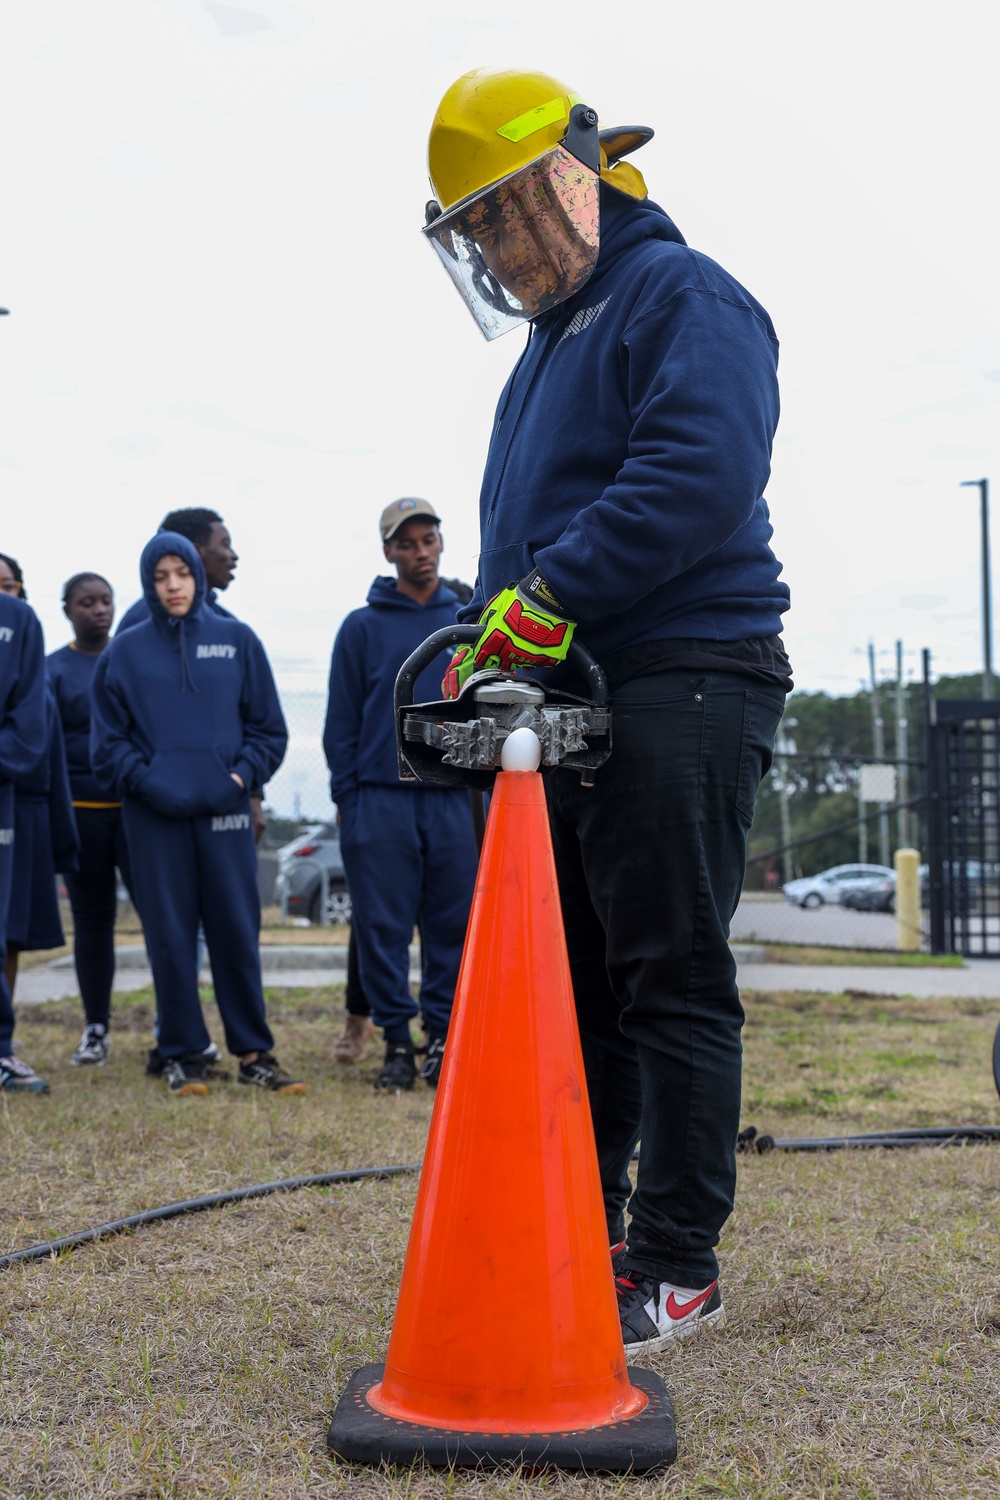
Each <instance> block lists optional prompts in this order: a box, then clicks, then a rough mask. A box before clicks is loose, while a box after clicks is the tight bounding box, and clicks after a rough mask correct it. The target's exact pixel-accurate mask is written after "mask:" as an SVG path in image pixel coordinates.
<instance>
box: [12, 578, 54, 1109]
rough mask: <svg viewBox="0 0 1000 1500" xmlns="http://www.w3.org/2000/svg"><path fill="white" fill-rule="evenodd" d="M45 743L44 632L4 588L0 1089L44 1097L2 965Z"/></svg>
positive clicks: (25, 609) (26, 608) (22, 605)
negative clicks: (26, 801) (25, 792)
mask: <svg viewBox="0 0 1000 1500" xmlns="http://www.w3.org/2000/svg"><path fill="white" fill-rule="evenodd" d="M18 592H20V590H18ZM46 743H47V738H46V710H45V643H44V641H43V639H42V627H41V626H40V625H39V623H38V620H37V619H36V618H35V615H34V613H33V611H32V610H31V609H29V607H28V605H27V604H24V603H22V601H21V600H20V599H19V598H17V597H16V596H15V597H11V595H9V594H8V593H7V591H6V589H3V588H0V1089H6V1090H8V1091H10V1092H14V1091H22V1092H25V1093H32V1094H43V1093H45V1092H46V1091H47V1090H48V1084H47V1083H45V1081H44V1080H43V1079H41V1078H39V1076H38V1074H37V1073H36V1072H35V1070H34V1068H32V1067H30V1066H29V1065H28V1063H26V1062H25V1061H24V1059H23V1058H20V1057H16V1056H15V1055H14V1046H13V1038H14V1007H13V1005H12V1004H11V997H10V989H9V987H8V985H7V980H6V978H5V977H4V973H3V967H4V964H3V961H4V958H5V955H6V946H7V914H8V911H9V909H10V892H11V880H12V877H13V869H14V782H15V780H19V779H22V778H24V777H27V776H30V775H31V774H32V773H33V772H34V771H35V770H36V769H37V767H38V766H39V765H40V763H41V761H42V759H43V757H44V755H45V748H46Z"/></svg>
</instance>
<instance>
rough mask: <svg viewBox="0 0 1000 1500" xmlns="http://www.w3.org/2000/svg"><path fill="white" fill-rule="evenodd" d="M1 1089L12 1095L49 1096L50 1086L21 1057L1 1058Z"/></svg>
mask: <svg viewBox="0 0 1000 1500" xmlns="http://www.w3.org/2000/svg"><path fill="white" fill-rule="evenodd" d="M0 1089H6V1090H7V1092H8V1093H11V1094H16V1093H21V1094H47V1093H48V1091H49V1086H48V1084H47V1083H46V1082H45V1079H44V1078H39V1076H38V1074H37V1073H36V1072H35V1070H34V1068H32V1067H29V1065H28V1064H27V1063H26V1062H24V1061H23V1059H21V1058H20V1057H0Z"/></svg>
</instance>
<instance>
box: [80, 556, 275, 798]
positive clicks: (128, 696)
mask: <svg viewBox="0 0 1000 1500" xmlns="http://www.w3.org/2000/svg"><path fill="white" fill-rule="evenodd" d="M168 554H173V555H175V556H177V557H181V558H183V559H184V561H185V562H186V563H187V564H188V566H189V567H190V569H191V571H192V573H193V574H194V578H195V600H194V604H193V605H192V607H191V609H190V611H189V612H188V614H186V615H184V616H183V617H182V618H180V619H175V618H172V617H171V616H170V615H168V614H167V611H166V610H165V609H164V607H163V605H162V604H161V603H160V601H159V599H158V598H157V597H156V589H155V587H154V585H153V572H154V569H155V568H156V564H157V563H158V562H159V561H160V559H161V558H162V557H165V556H167V555H168ZM139 572H140V576H141V579H142V586H143V592H144V594H145V597H146V602H147V604H148V605H149V610H150V617H149V619H148V620H145V621H143V622H142V623H141V624H139V625H136V626H134V627H133V628H132V629H130V630H127V631H126V632H125V633H124V635H116V636H115V638H114V640H112V642H111V644H110V645H109V646H108V648H107V650H106V651H105V652H104V653H103V654H102V656H101V657H100V660H99V661H98V663H97V669H96V671H95V673H94V686H93V694H92V711H93V721H92V726H91V762H92V765H93V769H94V774H95V776H96V777H97V779H98V782H99V783H100V784H101V786H102V787H104V788H105V789H106V790H111V791H114V792H116V793H118V794H119V795H122V794H128V795H131V796H135V797H138V798H139V799H140V800H141V801H143V802H146V803H148V805H149V806H150V807H152V808H153V809H154V811H156V812H158V813H162V814H164V815H165V816H166V817H172V818H189V817H195V816H197V815H198V814H202V813H224V812H228V811H229V810H230V809H231V808H233V807H235V805H236V804H237V802H238V801H239V800H240V798H241V797H242V796H243V795H244V793H243V791H242V790H241V789H240V786H239V784H238V783H237V782H235V781H233V779H232V777H231V775H230V773H231V772H233V771H235V772H236V773H237V775H239V776H240V777H242V779H243V782H244V783H245V785H246V786H247V787H251V786H253V785H255V784H256V785H261V784H262V783H263V782H264V781H266V780H267V778H268V777H269V776H272V775H273V774H274V772H275V771H276V770H277V769H278V766H279V765H280V764H281V761H282V759H283V757H284V754H285V747H286V745H287V743H288V734H287V730H286V728H285V720H284V716H283V714H282V712H281V705H280V703H279V701H278V694H277V690H276V688H275V686H274V678H273V677H272V675H271V668H270V665H269V663H268V660H267V656H266V655H265V653H264V648H263V646H262V645H261V643H260V641H259V640H258V639H257V637H256V636H255V635H254V633H253V631H252V630H251V629H250V628H249V626H247V625H244V624H243V623H242V622H241V621H239V620H233V619H223V618H222V617H221V616H220V615H218V614H216V613H214V612H213V611H212V610H210V609H209V608H208V606H207V605H206V603H205V570H204V568H203V566H202V562H201V558H200V557H199V555H198V552H197V549H196V548H195V547H193V546H192V545H191V543H190V542H189V541H188V540H187V539H186V538H185V537H182V536H178V535H177V534H176V533H174V532H169V531H161V532H157V534H156V536H155V537H154V538H153V540H152V541H151V542H149V543H148V544H147V546H146V547H145V549H144V550H143V554H142V559H141V562H140V567H139Z"/></svg>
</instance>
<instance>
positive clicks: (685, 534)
mask: <svg viewBox="0 0 1000 1500" xmlns="http://www.w3.org/2000/svg"><path fill="white" fill-rule="evenodd" d="M777 363H778V344H777V340H776V338H775V335H774V329H773V328H772V326H771V320H770V319H769V317H768V315H767V313H766V312H765V311H764V309H763V308H762V307H761V306H760V304H759V303H758V302H756V301H754V299H753V297H751V296H750V295H749V293H748V292H746V291H744V289H743V287H741V286H740V285H739V283H738V282H736V281H734V280H733V278H732V277H731V276H729V275H728V274H727V273H726V272H725V271H724V270H723V269H722V267H721V266H719V265H717V264H716V263H715V262H714V261H713V260H710V259H709V258H708V257H707V256H705V255H701V254H699V253H698V252H697V251H694V250H691V249H689V248H688V247H687V246H686V245H685V243H684V240H683V237H682V236H681V234H680V233H679V231H678V230H677V228H676V227H675V225H674V224H673V222H672V221H671V220H670V219H669V218H668V217H667V215H666V214H665V213H664V212H663V210H662V209H661V208H659V207H658V206H657V205H656V204H655V203H651V202H650V201H649V200H648V199H647V200H644V201H643V202H637V201H635V200H634V199H632V198H629V197H626V196H625V195H623V194H621V193H618V192H616V191H614V190H613V189H610V188H608V187H603V186H602V189H601V248H600V254H599V256H598V261H597V265H596V267H595V269H594V273H593V275H592V276H591V278H590V280H589V281H588V282H587V284H586V286H584V287H583V288H582V289H581V290H580V291H579V292H578V293H577V294H576V296H575V297H572V298H570V300H569V301H567V302H565V303H563V304H562V305H561V306H559V307H558V308H555V309H554V310H553V311H552V312H551V313H548V314H546V315H545V316H544V317H542V318H539V319H538V320H537V321H536V323H535V324H534V325H533V327H532V330H531V336H530V339H529V343H528V345H527V348H526V349H525V351H524V354H523V355H522V357H521V359H520V361H519V362H518V364H517V365H516V367H515V369H514V371H513V373H512V375H511V377H510V379H509V380H508V382H507V385H506V387H505V389H504V391H503V394H502V396H501V398H500V403H499V406H498V409H497V417H496V423H495V427H494V432H493V437H492V440H491V443H490V450H489V454H488V457H487V462H486V472H485V475H484V478H483V487H482V494H481V497H480V526H481V546H482V554H481V557H480V560H479V579H478V583H477V588H476V593H475V595H474V596H473V599H472V600H471V601H470V603H469V604H468V605H467V606H465V608H463V610H462V611H461V616H460V617H461V618H462V619H464V620H474V619H477V618H478V614H479V612H480V611H481V610H482V608H483V604H484V601H485V600H487V599H489V598H491V597H492V596H493V595H494V594H495V593H496V592H497V591H498V590H499V589H502V588H505V587H506V586H507V585H508V584H510V583H513V582H515V581H516V580H518V579H520V578H523V577H524V576H525V574H527V573H528V572H529V571H530V570H531V568H532V566H536V567H537V568H538V569H539V570H540V571H541V573H542V575H543V576H544V578H545V579H546V581H547V582H548V583H549V585H550V587H551V588H552V590H553V592H554V593H555V595H556V597H557V598H558V599H559V600H560V601H561V602H562V604H563V605H564V606H565V609H566V612H567V614H569V615H570V616H571V617H572V618H573V619H575V620H578V621H579V622H580V626H581V629H580V636H581V639H582V640H583V641H584V642H585V644H586V645H587V646H588V647H589V648H590V650H591V651H593V652H594V654H595V655H597V656H598V657H600V656H601V655H602V653H606V652H608V651H612V650H615V649H618V648H620V647H623V646H630V645H634V644H637V643H639V642H642V641H651V640H663V639H668V638H671V637H673V638H677V637H692V638H699V639H703V640H742V639H747V638H751V637H755V636H770V635H774V634H775V633H777V632H778V631H779V630H780V628H781V624H780V617H781V614H782V612H783V611H784V610H785V609H787V608H788V589H787V587H786V586H785V584H783V583H780V582H779V581H778V574H779V572H780V566H779V564H778V563H777V562H776V560H775V558H774V555H773V553H772V552H771V549H770V546H769V542H770V538H771V525H770V521H769V519H768V512H767V505H766V503H765V501H764V500H763V498H762V496H763V492H764V487H765V485H766V483H767V479H768V475H769V473H770V456H771V441H772V438H773V436H774V430H775V426H776V424H777V421H778V387H777V378H776V370H777Z"/></svg>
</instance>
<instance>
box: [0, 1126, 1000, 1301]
mask: <svg viewBox="0 0 1000 1500" xmlns="http://www.w3.org/2000/svg"><path fill="white" fill-rule="evenodd" d="M987 1141H1000V1128H998V1127H995V1126H992V1125H941V1126H930V1127H928V1128H927V1129H924V1130H883V1131H873V1132H872V1133H871V1134H868V1135H830V1136H818V1137H804V1138H802V1139H798V1140H794V1139H789V1140H782V1139H780V1138H776V1137H775V1136H773V1135H761V1134H759V1133H758V1130H757V1127H756V1126H755V1125H748V1126H747V1127H746V1129H745V1130H741V1131H740V1133H739V1136H738V1137H737V1142H736V1149H737V1151H738V1152H750V1151H754V1152H757V1153H758V1154H759V1155H765V1154H766V1153H767V1152H770V1151H847V1150H859V1149H865V1148H867V1149H871V1148H872V1147H876V1146H878V1147H881V1148H882V1149H883V1150H898V1149H899V1148H901V1147H907V1146H966V1145H979V1144H983V1143H985V1142H987ZM638 1158H639V1153H638V1151H637V1152H636V1153H635V1154H634V1156H633V1158H632V1159H633V1161H637V1160H638ZM420 1167H421V1163H420V1162H412V1163H409V1164H407V1165H405V1166H398V1167H387V1166H386V1167H355V1168H354V1169H352V1170H351V1171H346V1172H317V1173H314V1174H312V1175H311V1176H309V1177H283V1178H282V1179H281V1181H280V1182H259V1183H256V1184H255V1185H254V1186H253V1187H245V1188H233V1189H231V1190H230V1191H229V1192H225V1193H206V1194H205V1195H204V1196H203V1197H201V1198H184V1199H182V1200H181V1201H180V1202H179V1203H167V1204H164V1205H163V1207H162V1208H147V1209H144V1210H143V1212H142V1213H138V1214H129V1215H128V1216H127V1217H126V1218H124V1219H110V1220H109V1221H108V1222H107V1223H106V1224H97V1225H95V1227H94V1228H93V1229H79V1230H77V1231H76V1233H75V1234H66V1235H63V1236H62V1237H61V1238H60V1239H57V1240H42V1241H41V1242H40V1243H39V1244H37V1245H28V1246H27V1248H26V1249H24V1250H12V1251H11V1252H10V1253H9V1254H8V1255H0V1271H5V1270H7V1268H8V1267H9V1266H19V1265H24V1264H25V1262H27V1261H31V1260H44V1259H51V1258H52V1257H53V1256H55V1255H59V1254H61V1253H62V1252H63V1251H64V1250H76V1249H77V1248H78V1247H79V1246H80V1245H89V1244H91V1243H92V1242H93V1241H94V1240H103V1239H107V1238H108V1237H109V1236H110V1235H113V1234H124V1233H126V1231H128V1230H129V1229H139V1228H141V1227H142V1226H143V1225H145V1224H158V1223H160V1222H161V1221H162V1220H164V1219H176V1218H179V1217H180V1216H181V1214H197V1213H201V1212H202V1211H203V1210H204V1209H206V1208H225V1207H227V1206H228V1205H229V1204H230V1203H244V1202H246V1200H247V1199H248V1198H266V1197H267V1196H268V1195H269V1194H270V1193H292V1192H295V1191H296V1189H298V1188H305V1187H331V1186H333V1185H334V1184H336V1183H351V1182H363V1181H364V1180H365V1179H366V1178H369V1177H374V1178H376V1179H377V1180H379V1181H384V1180H385V1179H386V1178H388V1177H401V1176H405V1175H409V1174H411V1173H413V1172H419V1171H420Z"/></svg>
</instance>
